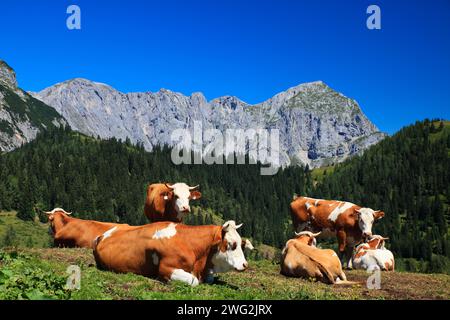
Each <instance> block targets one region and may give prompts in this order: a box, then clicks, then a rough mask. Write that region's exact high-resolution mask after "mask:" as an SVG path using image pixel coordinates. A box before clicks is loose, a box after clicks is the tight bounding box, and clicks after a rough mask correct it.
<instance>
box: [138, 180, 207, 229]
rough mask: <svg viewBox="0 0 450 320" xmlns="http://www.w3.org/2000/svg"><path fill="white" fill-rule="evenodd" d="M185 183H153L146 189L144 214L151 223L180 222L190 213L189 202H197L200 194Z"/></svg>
mask: <svg viewBox="0 0 450 320" xmlns="http://www.w3.org/2000/svg"><path fill="white" fill-rule="evenodd" d="M198 187H199V186H195V187H190V186H188V185H187V184H185V183H175V184H172V185H171V184H168V183H155V184H151V185H149V186H148V188H147V198H146V200H145V206H144V213H145V215H146V216H147V218H148V219H149V220H150V221H151V222H158V221H173V222H181V221H182V220H183V217H184V215H185V214H187V213H189V212H191V207H190V205H189V200H198V199H200V198H201V197H202V194H201V193H200V192H199V191H196V189H197V188H198Z"/></svg>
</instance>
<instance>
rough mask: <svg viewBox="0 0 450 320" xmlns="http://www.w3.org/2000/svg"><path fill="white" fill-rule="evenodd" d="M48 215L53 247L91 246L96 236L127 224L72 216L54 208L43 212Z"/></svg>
mask: <svg viewBox="0 0 450 320" xmlns="http://www.w3.org/2000/svg"><path fill="white" fill-rule="evenodd" d="M45 213H46V214H47V216H48V221H49V223H50V229H51V232H52V234H53V242H54V245H55V247H66V248H92V247H93V241H94V239H95V238H96V237H98V236H99V235H101V234H103V233H104V232H105V231H108V230H109V229H111V228H113V227H120V226H128V225H127V224H117V223H107V222H98V221H92V220H82V219H77V218H73V217H71V216H70V215H71V214H72V213H71V212H66V211H65V210H64V209H61V208H55V209H53V210H52V211H47V212H45Z"/></svg>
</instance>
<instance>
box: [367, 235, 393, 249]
mask: <svg viewBox="0 0 450 320" xmlns="http://www.w3.org/2000/svg"><path fill="white" fill-rule="evenodd" d="M386 240H389V238H385V237H383V236H380V235H374V236H372V237H370V239H369V240H368V241H367V244H368V245H369V246H370V248H371V249H384V248H385V247H384V243H385V241H386Z"/></svg>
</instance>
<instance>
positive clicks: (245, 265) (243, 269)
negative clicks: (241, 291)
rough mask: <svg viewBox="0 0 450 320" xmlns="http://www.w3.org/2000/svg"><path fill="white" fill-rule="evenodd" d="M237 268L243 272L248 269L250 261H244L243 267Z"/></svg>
mask: <svg viewBox="0 0 450 320" xmlns="http://www.w3.org/2000/svg"><path fill="white" fill-rule="evenodd" d="M235 269H236V271H239V272H243V271H245V270H247V269H248V263H247V262H244V263H243V264H242V267H241V268H235Z"/></svg>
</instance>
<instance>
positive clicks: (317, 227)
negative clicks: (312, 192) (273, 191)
mask: <svg viewBox="0 0 450 320" xmlns="http://www.w3.org/2000/svg"><path fill="white" fill-rule="evenodd" d="M290 210H291V216H292V222H293V224H294V229H295V230H296V231H303V230H310V231H312V232H319V231H322V236H324V237H330V236H335V235H336V236H337V239H338V243H339V257H340V258H341V261H342V263H343V264H344V257H345V259H346V260H347V268H349V269H351V268H352V252H353V248H354V246H355V245H356V244H358V243H359V242H360V241H361V240H363V239H365V238H367V237H370V236H371V235H372V225H373V222H374V221H376V220H378V219H381V218H382V217H383V216H384V212H383V211H380V210H377V211H374V210H372V209H370V208H363V207H361V206H358V205H355V204H353V203H350V202H345V201H335V200H322V199H313V198H308V197H297V198H295V199H294V201H292V202H291V205H290Z"/></svg>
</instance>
